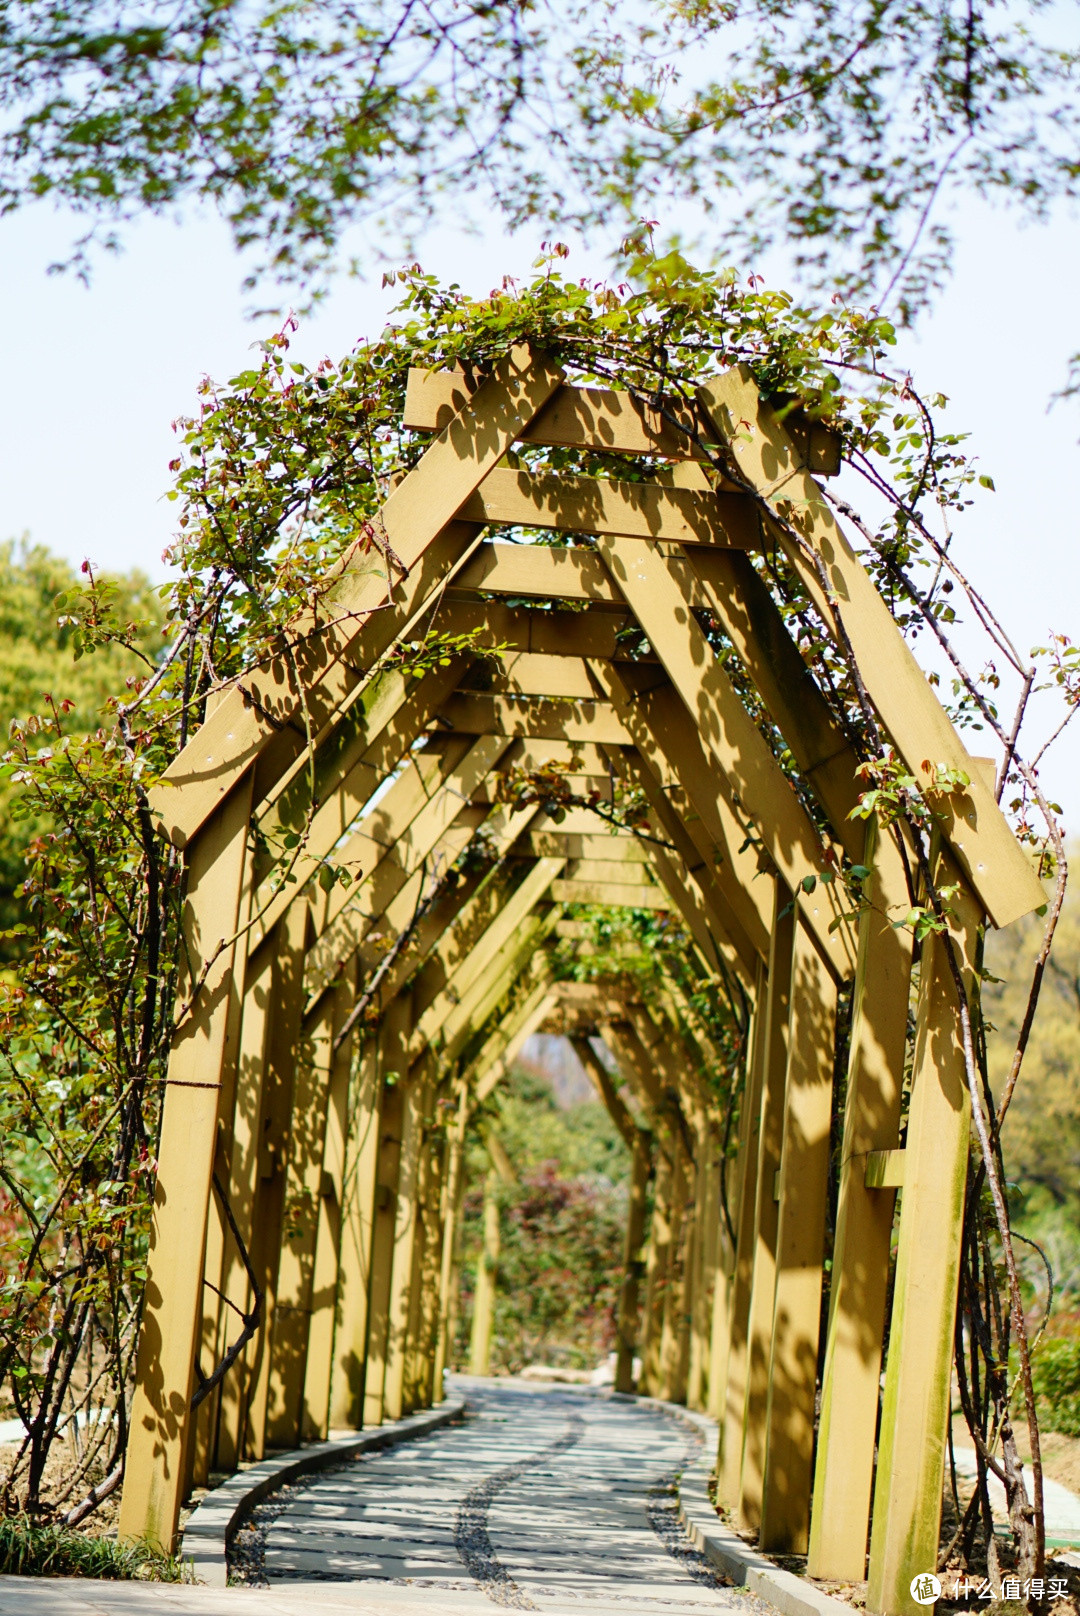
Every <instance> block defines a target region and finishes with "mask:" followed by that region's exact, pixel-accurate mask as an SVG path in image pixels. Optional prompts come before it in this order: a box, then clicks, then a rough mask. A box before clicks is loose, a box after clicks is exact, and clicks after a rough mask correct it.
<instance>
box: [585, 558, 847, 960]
mask: <svg viewBox="0 0 1080 1616" xmlns="http://www.w3.org/2000/svg"><path fill="white" fill-rule="evenodd" d="M598 548H599V550H600V553H601V555H602V556H603V557H604V560H605V562H606V564H607V566H608V567H609V569H610V571H611V574H612V577H613V578H614V579H615V581H616V583H617V584H618V585H619V588H620V589H621V590H622V592H623V594H624V595H625V596H626V599H627V603H628V604H629V605H630V606H631V608H632V609H633V611H634V614H635V616H636V617H637V619H638V622H639V623H640V624H641V626H642V628H643V629H644V631H645V633H646V635H647V636H648V639H649V643H650V644H651V645H652V647H653V649H654V650H655V651H656V653H657V655H658V656H659V657H660V660H661V661H662V662H663V664H664V666H665V668H666V669H667V672H668V676H669V678H670V679H671V682H672V684H673V685H674V686H675V688H676V690H677V691H678V692H679V695H680V696H681V697H682V699H683V702H684V703H685V705H686V708H687V711H688V712H689V713H690V716H691V717H692V718H693V719H694V721H695V722H696V723H697V725H698V727H699V729H700V731H701V735H702V739H703V740H704V742H705V744H706V746H707V747H708V748H709V750H710V751H711V752H712V754H713V756H714V757H715V758H716V760H717V763H718V764H719V766H720V768H721V770H722V772H723V774H724V775H725V777H726V778H727V779H728V780H729V781H730V789H731V791H732V792H733V793H734V794H735V795H736V796H737V797H738V799H739V801H740V802H741V803H742V805H743V806H744V808H745V810H746V812H747V813H748V814H749V815H750V816H751V817H752V818H753V821H754V824H755V826H756V827H757V830H758V833H759V834H760V836H761V839H762V841H763V843H764V845H765V847H766V849H767V850H768V853H769V856H770V858H771V859H772V861H773V863H774V864H775V866H776V868H777V869H778V870H779V872H780V874H781V875H782V876H783V878H784V880H785V881H786V882H787V883H788V885H789V886H790V888H791V890H792V892H793V893H795V894H796V902H797V905H798V909H799V914H800V916H801V917H802V919H803V921H804V923H805V924H806V925H807V926H809V928H810V931H811V934H812V935H813V937H814V938H815V940H816V942H817V945H818V948H819V949H820V951H821V954H822V957H823V958H824V959H825V961H826V963H827V964H828V966H829V969H830V970H831V971H832V972H833V974H834V975H835V976H836V977H837V978H838V979H839V980H841V981H843V980H846V979H847V978H848V977H850V976H851V975H852V974H853V971H854V964H855V957H854V944H853V940H852V938H851V937H850V936H849V935H848V926H847V923H846V921H845V920H844V919H843V915H844V909H845V906H844V904H843V902H842V901H841V897H840V895H839V894H838V893H837V892H836V890H835V885H830V883H833V882H834V877H835V874H836V870H835V864H834V863H833V862H831V861H830V858H829V856H828V855H827V854H826V849H825V847H824V846H823V844H822V841H821V838H820V836H819V835H818V833H817V830H816V829H815V827H814V824H813V822H812V820H811V819H810V817H809V815H808V814H807V812H806V810H805V809H804V808H803V806H802V804H801V803H800V802H799V799H798V797H797V796H796V794H795V791H794V789H793V787H792V785H791V783H790V781H789V780H788V779H787V777H786V775H785V774H784V772H783V770H782V769H781V767H780V765H779V763H778V762H777V761H776V759H775V757H774V756H773V754H772V752H771V751H770V750H769V747H768V746H767V745H766V743H765V741H764V739H763V738H762V736H761V734H760V733H759V731H758V729H757V726H756V725H755V723H754V721H753V719H752V718H751V717H750V715H749V713H748V712H747V711H746V708H745V707H744V706H743V704H742V701H741V699H740V697H739V695H738V694H737V692H736V690H735V688H734V686H733V685H732V683H731V680H730V679H729V678H728V676H727V674H726V673H725V671H724V669H723V667H722V665H721V663H720V661H719V658H718V657H717V656H716V655H715V653H714V651H713V649H712V647H711V646H710V645H709V642H708V641H707V640H706V638H705V635H704V633H703V632H702V630H701V628H700V627H699V626H698V623H697V620H696V618H695V617H694V615H693V610H692V603H691V602H690V601H689V600H688V599H687V597H686V593H685V591H684V589H683V588H682V586H681V584H680V582H679V579H678V578H677V577H676V576H674V575H673V574H672V572H671V571H670V570H669V569H668V567H667V566H666V565H665V563H664V559H663V557H662V556H661V555H659V554H658V553H657V552H656V551H655V550H654V549H653V548H652V547H651V546H649V545H644V544H637V545H629V541H627V540H625V539H600V540H599V541H598ZM823 877H824V878H825V880H823V879H822V878H823ZM811 879H812V880H813V881H814V882H815V883H816V885H815V886H814V888H813V890H812V891H810V892H807V891H806V890H805V888H804V883H805V882H808V881H810V880H811ZM834 921H836V922H838V924H837V926H836V927H835V928H834V929H830V928H832V927H833V922H834Z"/></svg>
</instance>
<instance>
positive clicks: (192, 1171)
mask: <svg viewBox="0 0 1080 1616" xmlns="http://www.w3.org/2000/svg"><path fill="white" fill-rule="evenodd" d="M250 811H251V792H250V783H249V784H248V787H247V789H246V790H245V789H244V788H243V787H241V789H240V790H238V791H236V792H235V793H234V794H233V795H232V796H231V797H230V798H229V799H228V800H227V801H226V802H225V803H223V804H222V805H221V808H220V810H219V811H218V813H217V814H216V815H215V816H214V817H213V818H212V819H211V821H210V823H209V824H207V825H206V827H205V829H204V831H203V833H202V835H201V836H200V837H199V839H198V841H197V842H196V843H195V845H194V846H193V848H192V850H191V854H190V858H189V863H188V883H187V894H186V897H185V902H184V911H183V919H182V925H183V931H184V943H185V947H184V951H183V956H182V957H183V959H184V961H185V968H184V970H183V972H182V974H181V983H180V989H179V1004H178V1010H179V1018H178V1021H177V1026H176V1032H175V1033H174V1035H173V1042H172V1049H171V1051H170V1055H169V1065H168V1070H167V1074H166V1082H165V1105H164V1111H163V1115H162V1123H161V1141H160V1144H159V1146H158V1151H157V1159H158V1162H157V1180H156V1187H155V1191H154V1215H153V1222H152V1224H151V1233H150V1252H149V1257H148V1262H147V1280H146V1302H145V1307H144V1312H143V1320H142V1326H141V1328H140V1332H139V1347H138V1353H137V1357H136V1364H135V1391H134V1396H133V1400H132V1408H131V1430H130V1435H129V1437H128V1447H127V1460H126V1477H127V1485H126V1486H125V1488H124V1495H123V1500H122V1503H121V1512H120V1522H119V1535H120V1539H121V1541H122V1542H127V1543H133V1542H137V1541H140V1540H144V1541H146V1542H150V1543H153V1544H156V1545H158V1546H159V1547H160V1548H162V1549H165V1550H167V1551H169V1552H170V1553H171V1552H172V1550H173V1547H174V1544H175V1540H176V1530H177V1522H178V1519H179V1514H180V1503H181V1489H182V1485H183V1477H184V1445H185V1441H186V1439H187V1437H188V1434H189V1431H190V1425H191V1419H190V1414H189V1412H188V1401H189V1397H190V1393H191V1387H192V1375H193V1364H194V1354H195V1337H196V1331H197V1329H198V1325H199V1320H200V1318H201V1316H202V1289H203V1284H202V1281H203V1243H204V1240H205V1237H206V1224H207V1210H208V1204H209V1200H210V1188H211V1173H212V1171H213V1162H214V1147H215V1143H216V1139H215V1135H216V1130H217V1116H218V1100H219V1085H220V1082H221V1068H222V1061H223V1059H224V1055H225V1037H226V1030H227V1026H228V1022H229V1018H230V1011H231V1008H232V998H233V996H234V995H235V994H236V993H237V992H238V988H237V984H236V980H235V977H234V975H233V970H232V966H233V954H234V947H235V942H234V939H235V934H236V926H237V918H238V915H239V905H240V894H241V887H242V883H243V876H244V864H245V853H246V848H247V841H248V821H249V816H250ZM193 993H194V999H193V1000H192V1002H190V1003H189V998H190V996H191V995H192V994H193Z"/></svg>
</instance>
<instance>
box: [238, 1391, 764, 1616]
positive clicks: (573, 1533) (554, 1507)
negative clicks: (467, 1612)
mask: <svg viewBox="0 0 1080 1616" xmlns="http://www.w3.org/2000/svg"><path fill="white" fill-rule="evenodd" d="M456 1389H458V1390H463V1391H464V1392H465V1394H466V1396H467V1397H468V1400H469V1409H468V1412H467V1414H466V1417H465V1419H464V1421H463V1422H461V1423H460V1424H458V1425H457V1426H450V1427H443V1428H442V1429H441V1430H439V1431H436V1432H434V1433H433V1434H432V1435H431V1436H429V1437H426V1438H423V1439H421V1440H419V1441H416V1442H410V1443H408V1444H405V1445H403V1446H401V1447H398V1448H393V1449H390V1450H388V1451H387V1452H386V1453H382V1454H369V1455H367V1456H365V1457H364V1458H362V1459H360V1460H358V1461H355V1462H353V1463H351V1464H350V1465H348V1466H346V1467H345V1468H343V1469H341V1470H337V1471H333V1472H329V1473H327V1474H324V1475H319V1476H316V1477H313V1478H312V1480H311V1481H309V1482H305V1483H303V1484H301V1485H298V1486H296V1487H294V1488H290V1489H288V1490H287V1491H286V1492H283V1493H281V1494H278V1495H277V1496H276V1497H274V1498H273V1499H271V1500H269V1501H268V1502H267V1503H266V1504H265V1505H263V1506H262V1507H261V1508H260V1509H259V1510H258V1511H257V1512H256V1515H255V1518H254V1521H253V1524H252V1527H251V1528H250V1529H249V1530H248V1531H246V1532H245V1533H243V1534H241V1535H240V1536H239V1538H238V1540H237V1545H236V1547H237V1556H236V1561H237V1563H236V1569H237V1570H243V1571H244V1573H245V1575H246V1579H247V1580H248V1581H249V1582H253V1583H255V1584H257V1585H261V1586H263V1587H269V1588H271V1589H274V1590H277V1591H279V1592H282V1593H283V1592H284V1591H285V1587H286V1585H287V1584H289V1583H291V1584H293V1585H294V1586H295V1585H296V1584H297V1583H300V1582H303V1583H306V1584H308V1585H309V1586H310V1584H311V1583H314V1582H321V1583H323V1584H326V1583H327V1582H331V1583H336V1584H338V1585H339V1586H340V1585H342V1584H345V1583H348V1584H352V1585H353V1587H354V1588H356V1587H357V1585H358V1584H363V1585H365V1586H366V1587H367V1588H368V1589H369V1590H370V1591H371V1592H372V1593H375V1592H376V1591H377V1589H378V1587H379V1586H380V1585H381V1586H382V1588H384V1589H386V1590H387V1592H389V1586H388V1585H390V1584H394V1585H397V1586H399V1587H403V1588H404V1587H409V1588H410V1589H412V1590H414V1591H416V1592H420V1591H421V1590H423V1589H428V1590H430V1593H431V1596H432V1599H431V1606H430V1607H429V1608H436V1607H437V1606H439V1605H444V1606H445V1608H452V1607H453V1606H454V1605H456V1604H457V1603H458V1601H459V1600H460V1599H461V1596H462V1595H468V1596H471V1597H470V1598H469V1601H468V1602H469V1604H470V1605H472V1604H473V1602H474V1601H475V1599H476V1596H477V1594H481V1595H483V1596H484V1599H482V1600H481V1603H482V1604H483V1603H484V1602H485V1601H490V1602H491V1603H494V1604H496V1605H502V1606H504V1607H508V1608H510V1609H516V1610H541V1611H548V1612H553V1611H554V1610H556V1609H558V1610H566V1609H568V1608H570V1609H577V1610H580V1611H581V1612H582V1616H585V1613H586V1612H588V1613H589V1616H599V1612H600V1611H601V1609H614V1608H617V1609H618V1610H619V1611H626V1612H627V1616H631V1613H635V1612H641V1613H645V1612H656V1613H657V1616H672V1613H674V1612H677V1611H681V1610H686V1611H693V1612H700V1613H702V1616H704V1613H705V1612H706V1611H709V1610H719V1609H722V1608H731V1607H732V1606H733V1605H736V1604H738V1605H740V1606H743V1607H745V1606H746V1604H747V1603H748V1599H747V1596H746V1595H745V1594H743V1593H736V1592H735V1591H734V1590H732V1589H731V1588H729V1587H727V1586H725V1584H724V1582H723V1579H721V1578H719V1577H718V1576H717V1575H716V1574H715V1573H714V1572H713V1570H712V1569H711V1567H709V1566H708V1564H707V1562H706V1561H705V1560H704V1559H702V1557H701V1556H700V1555H699V1554H698V1553H697V1552H696V1550H694V1549H693V1547H692V1546H691V1545H690V1543H689V1540H688V1539H687V1538H686V1536H685V1534H684V1533H683V1531H682V1528H681V1526H680V1525H679V1521H678V1516H677V1513H676V1502H675V1493H674V1480H675V1476H676V1475H677V1474H678V1473H679V1472H680V1471H681V1470H682V1469H683V1468H684V1466H685V1465H686V1463H687V1462H688V1461H689V1460H690V1458H692V1457H693V1456H694V1454H695V1453H696V1452H697V1449H698V1445H699V1443H700V1441H701V1438H700V1437H699V1436H698V1434H697V1433H696V1432H695V1431H694V1430H693V1429H691V1428H689V1427H688V1426H687V1425H685V1424H683V1423H681V1422H679V1421H676V1420H674V1419H672V1418H671V1417H669V1416H667V1415H664V1414H660V1413H658V1412H655V1411H652V1410H648V1409H642V1408H640V1407H636V1406H635V1405H633V1404H631V1403H622V1402H615V1401H608V1400H606V1399H600V1398H592V1397H587V1396H583V1395H581V1394H580V1393H576V1392H573V1391H569V1390H567V1389H566V1388H564V1387H557V1388H553V1387H538V1386H535V1385H525V1384H522V1383H512V1382H506V1381H465V1380H463V1381H462V1382H460V1383H459V1384H458V1386H457V1387H456ZM455 1596H456V1597H455ZM749 1602H750V1603H753V1601H749ZM488 1608H490V1605H489V1606H488Z"/></svg>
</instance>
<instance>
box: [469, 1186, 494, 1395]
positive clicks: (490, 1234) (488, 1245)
mask: <svg viewBox="0 0 1080 1616" xmlns="http://www.w3.org/2000/svg"><path fill="white" fill-rule="evenodd" d="M499 1245H500V1238H499V1175H498V1173H497V1172H496V1171H495V1169H494V1167H492V1168H491V1169H490V1170H489V1172H488V1175H487V1177H486V1178H485V1180H484V1244H483V1249H482V1250H481V1252H480V1256H479V1258H478V1260H477V1264H476V1291H475V1294H474V1298H473V1317H472V1337H471V1341H470V1345H469V1374H470V1375H490V1373H491V1343H492V1337H493V1336H494V1334H495V1297H496V1293H497V1291H498V1280H499Z"/></svg>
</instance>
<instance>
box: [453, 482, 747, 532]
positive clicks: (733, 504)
mask: <svg viewBox="0 0 1080 1616" xmlns="http://www.w3.org/2000/svg"><path fill="white" fill-rule="evenodd" d="M458 515H459V517H460V519H461V520H462V521H465V522H487V523H496V524H498V525H499V526H509V527H534V528H553V529H556V530H557V531H558V532H560V533H606V534H612V535H614V536H616V537H623V538H630V539H669V540H671V541H673V542H674V543H676V544H712V545H724V546H730V547H732V548H734V549H736V550H760V549H761V548H762V536H761V527H760V523H759V520H758V514H757V509H756V507H755V506H754V505H753V503H752V502H750V501H748V500H747V499H746V496H745V495H743V494H731V493H713V492H712V491H710V492H709V493H707V494H706V493H698V492H697V490H696V489H691V488H668V487H665V486H664V485H663V484H661V483H631V482H615V481H611V480H608V479H606V478H600V477H578V476H575V475H573V474H572V473H570V472H564V473H562V474H559V473H555V472H542V473H534V472H528V471H503V470H498V471H492V472H490V473H489V474H488V476H487V477H486V478H485V480H484V481H483V482H482V483H481V484H480V486H479V488H477V489H476V490H475V492H474V493H472V494H470V496H469V498H468V499H467V500H465V501H464V502H463V504H462V505H461V507H460V510H459V512H458Z"/></svg>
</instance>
